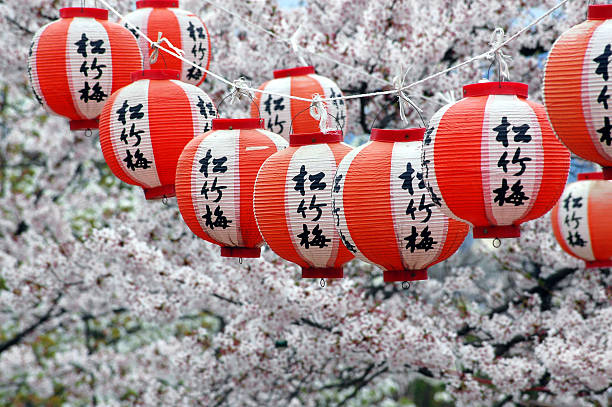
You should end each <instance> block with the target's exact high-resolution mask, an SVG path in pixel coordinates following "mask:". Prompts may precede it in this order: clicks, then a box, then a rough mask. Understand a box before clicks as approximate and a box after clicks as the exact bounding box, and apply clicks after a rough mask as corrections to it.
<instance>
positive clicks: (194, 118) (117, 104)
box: [100, 69, 217, 199]
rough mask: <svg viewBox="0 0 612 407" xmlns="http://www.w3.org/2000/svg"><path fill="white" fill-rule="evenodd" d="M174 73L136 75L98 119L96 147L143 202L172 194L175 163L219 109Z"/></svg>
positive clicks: (113, 98) (114, 171) (172, 71)
mask: <svg viewBox="0 0 612 407" xmlns="http://www.w3.org/2000/svg"><path fill="white" fill-rule="evenodd" d="M179 74H180V73H179V72H178V71H175V70H155V69H153V70H144V71H139V72H134V74H133V75H132V76H133V79H134V82H133V83H132V84H130V85H128V86H126V87H124V88H121V89H119V90H118V91H117V92H115V93H113V95H112V96H111V98H110V100H109V101H108V103H107V104H106V106H104V110H103V111H102V114H101V115H100V145H101V146H102V152H103V153H104V159H105V160H106V162H107V164H108V166H109V167H110V169H111V170H112V171H113V173H114V174H115V175H116V176H117V177H118V178H119V179H121V180H122V181H123V182H126V183H128V184H133V185H138V186H140V187H142V188H143V189H144V193H145V197H146V199H158V198H163V197H171V196H174V195H175V191H174V179H175V174H176V163H177V161H178V158H179V156H180V155H181V152H182V151H183V148H184V147H185V146H186V145H187V143H189V141H191V140H192V139H193V138H194V137H196V136H198V135H200V134H201V133H203V132H206V131H208V130H210V129H211V122H212V119H213V118H214V117H216V115H217V109H216V108H215V106H214V105H213V103H212V101H211V100H210V98H209V97H208V95H207V94H206V93H204V91H202V90H201V89H199V88H197V87H195V86H193V85H189V84H187V83H185V82H181V81H179V80H178V78H179Z"/></svg>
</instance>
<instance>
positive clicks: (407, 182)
mask: <svg viewBox="0 0 612 407" xmlns="http://www.w3.org/2000/svg"><path fill="white" fill-rule="evenodd" d="M415 173H416V174H415ZM412 174H415V175H416V179H418V180H419V184H418V187H419V189H423V188H425V180H424V179H423V173H421V172H417V171H415V170H414V168H412V163H406V171H404V172H403V173H402V174H400V176H399V178H400V179H402V180H404V182H403V183H402V189H407V190H408V192H410V195H414V188H413V185H412V181H413V180H414V179H415V177H413V176H412Z"/></svg>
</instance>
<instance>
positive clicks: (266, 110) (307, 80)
mask: <svg viewBox="0 0 612 407" xmlns="http://www.w3.org/2000/svg"><path fill="white" fill-rule="evenodd" d="M259 89H261V90H265V91H268V92H274V93H280V94H285V95H292V96H298V97H302V98H306V99H312V97H313V95H314V94H319V95H320V96H321V98H333V97H338V96H342V92H341V91H340V88H339V87H338V85H336V83H335V82H334V81H332V80H331V79H328V78H326V77H324V76H320V75H316V74H315V70H314V67H312V66H301V67H298V68H292V69H282V70H279V71H274V79H273V80H271V81H268V82H266V83H264V84H263V85H261V86H260V87H259ZM325 105H326V107H327V112H328V113H329V120H328V127H330V128H331V129H335V130H341V129H344V126H345V124H346V105H345V103H344V100H335V101H332V102H325ZM251 117H261V118H262V119H264V121H265V127H266V128H267V129H268V130H270V131H273V132H275V133H277V134H280V135H281V136H283V137H285V138H286V139H287V140H289V134H290V133H296V134H297V133H312V132H315V133H316V132H320V131H321V130H320V128H319V120H316V119H315V118H313V117H312V116H311V115H310V102H305V101H302V100H295V99H289V98H284V97H282V96H275V95H269V94H265V93H256V95H255V101H254V102H253V104H252V105H251ZM291 123H293V126H291Z"/></svg>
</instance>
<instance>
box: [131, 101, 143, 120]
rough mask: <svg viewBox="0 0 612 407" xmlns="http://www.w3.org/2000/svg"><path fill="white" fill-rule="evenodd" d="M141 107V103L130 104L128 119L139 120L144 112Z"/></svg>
mask: <svg viewBox="0 0 612 407" xmlns="http://www.w3.org/2000/svg"><path fill="white" fill-rule="evenodd" d="M142 107H143V105H142V103H139V104H137V105H135V106H130V120H139V119H142V118H143V117H144V112H141V110H142Z"/></svg>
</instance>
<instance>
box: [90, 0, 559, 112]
mask: <svg viewBox="0 0 612 407" xmlns="http://www.w3.org/2000/svg"><path fill="white" fill-rule="evenodd" d="M204 1H207V2H209V3H210V1H209V0H204ZM568 1H569V0H562V1H561V2H560V3H559V4H557V5H556V6H555V7H553V8H551V9H550V10H548V11H547V12H546V13H544V14H542V15H541V16H540V17H538V18H537V19H535V20H534V21H532V22H531V23H530V24H529V25H527V26H525V27H523V28H522V29H520V30H519V31H518V32H517V33H515V34H514V35H513V36H511V37H510V38H508V39H507V40H505V41H504V42H502V43H500V44H499V45H497V46H496V47H495V48H493V49H491V50H489V51H487V52H484V53H482V54H480V55H476V56H474V57H471V58H469V59H467V60H465V61H463V62H461V63H459V64H456V65H453V66H451V67H449V68H446V69H444V70H442V71H439V72H436V73H434V74H432V75H429V76H427V77H425V78H423V79H419V80H418V81H416V82H413V83H411V84H408V85H405V86H403V87H402V88H400V89H392V90H382V91H378V92H370V93H362V94H357V95H349V96H337V97H333V98H323V99H318V100H317V102H333V101H335V100H350V99H360V98H367V97H372V96H380V95H390V94H396V93H398V91H404V90H407V89H410V88H413V87H415V86H417V85H420V84H422V83H424V82H427V81H429V80H431V79H434V78H437V77H439V76H442V75H444V74H447V73H448V72H451V71H454V70H455V69H459V68H461V67H463V66H466V65H468V64H470V63H472V62H474V61H477V60H480V59H484V58H487V56H489V55H491V54H492V53H496V52H498V51H499V50H500V49H501V48H503V47H504V46H506V45H507V44H508V43H510V42H511V41H513V40H515V39H516V38H517V37H518V36H520V35H521V34H523V33H524V32H525V31H527V30H529V29H530V28H532V27H534V26H535V25H537V24H539V23H540V21H542V20H543V19H544V18H546V17H548V16H549V15H550V14H552V13H553V12H555V10H557V9H558V8H560V7H562V6H563V5H564V4H565V3H567V2H568ZM100 2H101V3H102V4H104V5H105V6H106V7H107V8H108V9H109V10H110V11H111V12H112V13H113V14H115V15H116V16H117V17H118V18H119V19H121V20H123V19H124V17H123V15H121V13H119V12H118V11H117V10H115V9H114V8H113V7H112V6H111V5H110V4H108V2H107V1H106V0H100ZM211 4H212V3H211ZM228 12H229V11H228ZM237 16H238V15H237ZM238 17H239V16H238ZM241 19H242V18H241ZM243 20H244V21H248V20H245V19H243ZM125 21H126V23H127V24H128V26H130V27H131V28H133V29H134V30H135V31H136V32H137V33H138V34H139V35H141V36H143V37H144V38H145V40H147V41H148V42H149V44H151V45H153V44H155V45H156V46H157V48H158V49H160V50H162V51H164V52H166V53H168V54H170V55H172V56H174V57H175V58H178V59H180V60H181V61H183V62H185V63H187V64H189V65H191V66H193V67H195V68H197V69H200V70H201V71H203V72H206V73H207V74H208V75H210V76H212V77H213V78H215V79H218V80H219V81H221V82H223V83H225V84H226V85H229V86H234V82H231V81H229V80H227V79H225V78H224V77H222V76H220V75H218V74H216V73H214V72H211V71H209V70H208V69H205V68H202V67H201V66H199V65H197V64H195V63H193V62H192V61H189V60H188V59H186V58H184V57H182V56H181V55H177V54H176V53H175V52H174V51H171V50H169V49H167V48H165V47H163V46H161V45H157V44H156V43H155V42H154V41H152V40H151V39H150V38H149V37H147V36H146V35H145V34H144V33H143V32H142V31H140V30H139V29H138V27H136V26H134V25H133V24H132V23H130V22H129V21H127V20H125ZM251 24H252V23H251ZM259 28H260V29H262V30H265V29H263V28H261V27H259ZM274 36H275V37H278V38H281V37H279V36H278V35H277V34H274ZM242 89H247V88H242ZM248 90H250V91H252V92H257V93H262V94H266V95H272V96H278V97H284V98H289V99H294V100H301V101H304V102H311V103H312V102H313V100H312V99H306V98H303V97H299V96H293V95H285V94H282V93H276V92H270V91H266V90H261V89H255V88H248Z"/></svg>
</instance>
